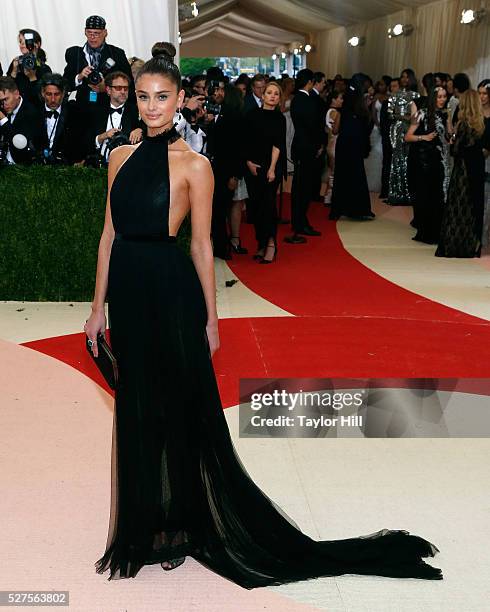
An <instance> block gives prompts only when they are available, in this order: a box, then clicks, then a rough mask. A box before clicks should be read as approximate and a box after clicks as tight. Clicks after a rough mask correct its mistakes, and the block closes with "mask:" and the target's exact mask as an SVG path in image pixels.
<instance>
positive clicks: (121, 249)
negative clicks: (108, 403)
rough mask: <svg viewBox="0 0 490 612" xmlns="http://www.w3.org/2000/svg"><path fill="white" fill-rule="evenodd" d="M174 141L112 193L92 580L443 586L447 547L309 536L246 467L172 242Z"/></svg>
mask: <svg viewBox="0 0 490 612" xmlns="http://www.w3.org/2000/svg"><path fill="white" fill-rule="evenodd" d="M177 138H178V135H177V133H176V132H175V130H174V129H172V130H169V131H167V132H165V133H163V134H160V135H158V136H154V137H146V138H145V139H144V140H143V142H142V143H141V144H140V145H139V146H138V147H137V148H136V149H135V150H134V152H133V153H132V154H131V155H130V156H129V157H128V158H127V160H126V161H125V162H124V163H123V164H122V166H121V168H120V169H119V172H118V173H117V175H116V177H115V179H114V182H113V185H112V189H111V193H110V206H111V213H112V222H113V225H114V230H115V239H114V242H113V245H112V250H111V255H110V263H109V276H108V290H107V301H108V313H109V329H110V340H111V344H112V348H113V351H114V354H115V356H116V359H117V361H118V365H119V370H120V384H119V386H118V388H117V390H116V393H115V408H114V421H113V422H114V426H113V434H112V495H111V512H110V524H109V533H108V539H107V544H106V550H105V552H104V554H103V556H102V557H101V558H100V559H99V560H98V561H97V562H96V563H95V565H96V570H97V572H98V573H103V572H105V571H106V570H107V569H109V580H111V579H113V578H116V579H118V578H129V577H135V576H136V574H137V573H138V571H139V570H140V569H141V568H142V567H143V566H144V565H149V564H153V563H162V562H164V561H167V560H171V559H174V558H178V557H183V556H187V555H190V556H191V557H193V558H194V559H196V560H197V561H199V562H200V563H202V564H203V565H204V566H206V567H207V568H209V569H211V570H213V571H214V572H216V573H218V574H219V575H221V576H223V577H225V578H227V579H229V580H231V581H233V582H235V583H236V584H239V585H241V586H242V587H244V588H247V589H251V588H254V587H261V586H266V585H278V584H283V583H287V582H293V581H298V580H306V579H310V578H315V577H318V576H337V575H340V574H346V573H349V574H376V575H381V576H392V577H398V578H404V577H413V578H425V579H441V578H442V575H441V571H440V570H439V569H437V568H434V567H432V566H430V565H428V564H426V563H425V562H424V561H423V559H422V558H423V557H428V556H434V554H435V553H436V552H437V550H438V549H437V548H436V547H435V546H434V545H433V544H431V543H430V542H428V541H426V540H424V539H422V538H420V537H418V536H415V535H409V534H408V532H407V531H394V530H387V529H383V530H381V531H378V532H376V533H373V534H370V535H366V536H361V537H355V538H351V539H346V540H327V541H315V540H312V539H311V538H309V537H308V536H306V535H305V534H303V533H302V532H301V530H300V529H299V527H298V526H297V525H296V524H295V523H294V521H293V520H292V519H291V518H290V517H288V516H287V515H286V514H285V513H284V512H283V511H282V510H281V509H280V508H279V507H278V506H277V505H276V504H275V503H274V502H273V501H272V500H271V499H270V498H269V497H268V496H267V495H266V494H265V493H264V492H263V491H262V490H261V489H260V488H259V487H258V486H257V485H256V484H255V483H254V482H253V480H252V479H251V477H250V476H249V475H248V473H247V472H246V470H245V468H244V466H243V465H242V463H241V461H240V459H239V457H238V455H237V453H236V451H235V448H234V446H233V443H232V440H231V437H230V434H229V430H228V426H227V423H226V419H225V416H224V413H223V408H222V404H221V401H220V396H219V392H218V387H217V383H216V378H215V373H214V369H213V364H212V360H211V355H210V350H209V344H208V339H207V335H206V322H207V312H206V304H205V300H204V294H203V291H202V287H201V284H200V281H199V277H198V275H197V272H196V270H195V268H194V265H193V262H192V260H191V258H190V257H189V256H188V255H187V254H186V253H185V252H184V250H183V249H182V248H181V247H180V246H179V245H178V244H177V242H176V239H175V237H174V236H169V231H168V219H169V207H170V188H169V166H168V146H169V143H172V142H174V140H176V139H177ZM326 511H327V510H326ZM331 511H332V510H331V509H329V510H328V512H331Z"/></svg>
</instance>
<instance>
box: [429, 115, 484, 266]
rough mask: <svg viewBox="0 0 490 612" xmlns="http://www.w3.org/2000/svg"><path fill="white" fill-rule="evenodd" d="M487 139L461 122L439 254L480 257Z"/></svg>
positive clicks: (442, 255)
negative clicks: (478, 135)
mask: <svg viewBox="0 0 490 612" xmlns="http://www.w3.org/2000/svg"><path fill="white" fill-rule="evenodd" d="M484 136H485V135H484ZM485 141H486V139H485V138H481V137H477V136H476V134H475V133H474V132H472V131H471V130H470V129H469V128H468V126H466V125H465V124H459V125H458V129H457V132H456V140H455V142H454V145H453V155H454V166H453V171H452V173H451V180H450V182H449V190H448V195H447V203H446V206H445V208H444V212H443V217H442V224H441V233H440V237H439V244H438V247H437V250H436V253H435V254H436V257H480V254H481V241H482V230H483V207H484V199H485V158H484V156H483V147H484V146H485V144H486V142H485ZM487 146H488V145H487Z"/></svg>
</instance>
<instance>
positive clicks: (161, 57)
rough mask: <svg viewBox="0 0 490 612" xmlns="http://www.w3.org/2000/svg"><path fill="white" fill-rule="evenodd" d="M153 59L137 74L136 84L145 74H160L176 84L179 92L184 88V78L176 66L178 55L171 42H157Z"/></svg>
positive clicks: (154, 46)
mask: <svg viewBox="0 0 490 612" xmlns="http://www.w3.org/2000/svg"><path fill="white" fill-rule="evenodd" d="M151 54H152V56H153V57H152V58H151V59H150V60H148V61H147V62H145V63H144V64H143V66H141V68H140V69H139V70H138V73H137V74H136V79H135V82H136V81H137V80H138V79H139V78H140V77H141V76H143V75H144V74H159V75H160V76H164V77H166V78H167V79H169V80H170V81H172V83H175V86H176V87H177V91H180V89H181V87H182V77H181V75H180V70H179V68H178V66H176V65H175V64H174V57H175V54H176V50H175V47H174V46H173V44H172V43H169V42H157V43H155V44H154V45H153V47H152V48H151Z"/></svg>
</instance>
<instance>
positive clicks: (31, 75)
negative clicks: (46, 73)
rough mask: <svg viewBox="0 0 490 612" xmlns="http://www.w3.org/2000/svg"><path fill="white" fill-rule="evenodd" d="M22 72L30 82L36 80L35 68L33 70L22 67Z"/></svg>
mask: <svg viewBox="0 0 490 612" xmlns="http://www.w3.org/2000/svg"><path fill="white" fill-rule="evenodd" d="M24 74H25V75H26V77H27V78H28V79H29V81H30V82H31V83H33V82H34V81H37V74H36V69H35V68H34V69H33V70H28V69H27V68H24Z"/></svg>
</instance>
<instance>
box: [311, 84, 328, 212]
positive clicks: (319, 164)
mask: <svg viewBox="0 0 490 612" xmlns="http://www.w3.org/2000/svg"><path fill="white" fill-rule="evenodd" d="M326 84H327V81H326V79H325V74H324V73H323V72H315V73H314V74H313V87H312V88H311V92H310V95H311V99H312V101H313V103H314V105H315V109H316V114H317V121H318V128H317V129H318V142H319V144H320V149H319V150H320V151H321V153H320V154H319V155H317V157H316V158H315V164H314V170H313V197H312V199H313V200H316V201H317V202H323V198H322V197H321V196H320V189H321V186H322V173H323V168H324V166H325V157H326V151H327V131H326V129H325V119H326V116H327V110H328V108H327V102H326V101H325V100H324V98H323V96H322V95H321V94H322V93H323V90H324V89H325V86H326Z"/></svg>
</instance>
